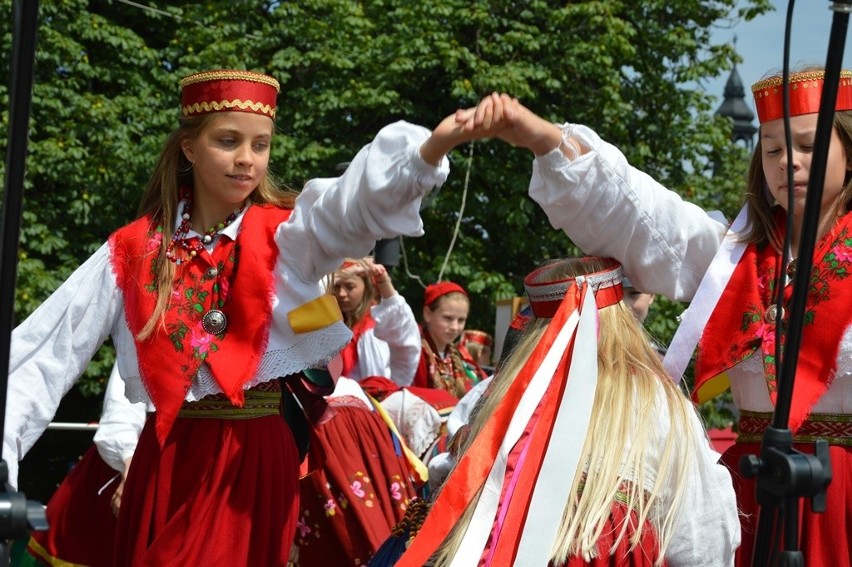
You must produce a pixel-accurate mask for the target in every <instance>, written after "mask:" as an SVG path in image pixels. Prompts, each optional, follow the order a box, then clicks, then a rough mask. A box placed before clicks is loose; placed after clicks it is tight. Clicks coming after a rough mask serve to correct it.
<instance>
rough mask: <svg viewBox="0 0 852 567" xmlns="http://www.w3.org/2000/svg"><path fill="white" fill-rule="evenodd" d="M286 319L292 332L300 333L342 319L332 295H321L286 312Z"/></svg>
mask: <svg viewBox="0 0 852 567" xmlns="http://www.w3.org/2000/svg"><path fill="white" fill-rule="evenodd" d="M287 320H288V321H289V322H290V327H292V328H293V332H294V333H296V334H297V335H300V334H302V333H310V332H311V331H317V330H319V329H323V328H325V327H328V326H329V325H332V324H334V323H336V322H337V321H343V313H341V312H340V307H339V306H338V305H337V300H336V299H334V297H333V296H331V295H321V296H319V297H317V298H316V299H312V300H311V301H308V302H307V303H303V304H302V305H300V306H298V307H296V308H295V309H293V310H292V311H290V312H289V313H287Z"/></svg>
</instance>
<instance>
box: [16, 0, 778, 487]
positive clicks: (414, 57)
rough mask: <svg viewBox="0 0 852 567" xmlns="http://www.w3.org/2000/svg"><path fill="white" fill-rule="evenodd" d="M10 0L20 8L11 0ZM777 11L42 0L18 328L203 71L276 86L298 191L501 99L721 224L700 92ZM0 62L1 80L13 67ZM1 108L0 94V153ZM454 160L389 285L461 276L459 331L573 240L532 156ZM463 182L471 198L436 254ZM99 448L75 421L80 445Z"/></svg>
mask: <svg viewBox="0 0 852 567" xmlns="http://www.w3.org/2000/svg"><path fill="white" fill-rule="evenodd" d="M0 4H2V6H3V8H4V9H5V13H6V14H11V13H12V2H11V1H10V0H0ZM140 4H142V5H144V6H147V7H148V9H141V8H140V7H139V5H140ZM769 9H770V4H769V2H768V0H751V1H741V2H737V1H736V0H665V1H663V0H632V1H630V2H624V1H621V0H606V1H574V2H555V1H542V0H530V1H527V2H515V1H480V0H417V1H415V0H411V1H407V0H376V1H362V2H357V1H352V0H304V1H300V2H259V1H240V0H237V1H233V0H222V1H205V2H164V1H154V0H148V1H144V2H139V3H135V5H134V3H128V2H124V1H119V0H44V1H42V2H41V3H40V12H39V16H40V27H39V32H38V40H37V52H36V57H37V61H36V73H35V87H34V92H33V98H32V116H31V122H30V139H29V157H28V162H27V168H28V169H27V177H26V192H25V201H24V213H23V218H22V232H21V236H20V252H19V256H18V267H17V270H18V280H17V291H16V298H15V309H16V320H18V321H21V320H23V318H25V317H26V316H27V315H28V314H29V313H30V312H31V311H32V310H33V309H34V308H35V307H36V306H37V305H38V304H39V302H41V301H42V300H43V299H44V298H45V297H46V296H47V295H48V294H49V293H50V292H51V291H52V290H53V289H55V288H56V286H57V285H58V284H59V283H60V282H61V281H63V280H64V279H65V278H66V277H67V276H68V275H69V274H70V273H71V271H72V270H73V269H74V268H76V267H77V266H78V265H79V264H80V263H81V262H82V260H84V259H85V258H86V257H87V256H88V255H89V254H91V253H92V252H93V251H94V250H95V249H96V248H97V247H98V246H99V245H100V244H101V243H102V242H103V241H104V240H105V239H106V238H107V236H108V235H109V233H110V232H112V231H113V230H115V229H116V228H118V227H119V226H121V225H123V224H124V223H126V222H127V221H129V220H131V219H132V218H133V217H134V216H135V210H136V206H137V204H138V200H139V197H140V195H141V190H142V187H143V186H144V184H145V182H146V181H147V179H148V176H149V175H150V173H151V171H152V168H153V163H154V160H155V159H156V156H157V153H158V151H159V148H160V146H161V144H162V142H163V141H164V139H165V137H166V136H167V134H168V133H169V131H170V130H171V129H172V128H173V126H174V125H175V123H176V119H177V112H178V110H177V109H178V97H179V90H178V85H177V81H178V79H179V78H180V77H182V76H184V75H186V74H189V73H191V72H195V71H198V70H202V69H207V68H215V67H233V68H245V69H251V70H257V71H261V72H266V73H269V74H271V75H273V76H275V77H276V78H278V79H279V81H280V82H281V87H282V91H281V94H280V96H279V100H278V103H279V118H278V128H279V130H280V135H279V136H277V138H276V140H275V143H274V149H273V156H272V163H271V165H272V168H273V169H274V171H275V172H276V173H277V174H278V175H279V176H280V177H281V178H282V179H283V180H285V181H286V182H287V184H288V185H290V186H291V187H294V188H299V187H301V186H302V184H303V183H304V182H305V180H307V179H309V178H311V177H315V176H329V175H334V174H335V171H336V167H337V165H338V164H340V163H342V162H346V161H348V160H349V159H351V157H352V156H353V155H354V154H355V152H356V151H357V150H358V149H359V148H360V147H361V146H362V145H363V144H365V143H367V142H368V141H369V140H370V139H371V138H372V136H373V135H374V134H375V133H376V131H377V130H378V129H379V128H381V127H382V126H384V125H386V124H388V123H390V122H393V121H395V120H399V119H405V120H408V121H410V122H414V123H418V124H422V125H424V126H427V127H433V126H434V125H436V124H437V123H438V122H439V121H440V120H441V119H442V118H443V117H444V116H446V115H448V114H450V113H452V112H453V111H455V110H456V109H457V108H459V107H467V106H472V105H474V104H475V103H476V102H477V101H478V100H479V99H480V98H481V97H482V96H483V95H485V94H487V93H489V92H491V91H505V92H508V93H511V94H513V95H515V96H517V97H519V98H520V99H521V100H522V101H523V103H524V104H525V105H527V106H528V107H530V108H531V109H533V110H534V111H536V112H537V113H539V114H541V115H543V116H545V117H547V118H549V119H552V120H554V121H559V122H562V121H572V122H578V123H585V124H589V125H591V126H593V127H595V128H596V129H597V131H598V132H599V133H600V134H601V136H602V137H604V138H605V139H607V140H608V141H610V142H612V143H614V144H616V145H618V146H619V147H621V148H622V149H623V151H624V152H625V154H626V155H627V157H628V159H629V160H630V161H631V162H632V163H633V164H634V165H636V166H637V167H639V168H640V169H643V170H645V171H647V172H648V173H650V174H651V175H653V176H655V177H657V178H659V179H660V180H661V181H663V182H664V183H665V184H666V185H667V186H669V187H671V188H672V189H673V190H675V191H677V192H678V193H680V194H681V195H683V196H684V197H685V198H687V199H689V200H692V201H694V202H696V203H698V204H700V205H702V206H704V207H705V208H708V209H720V210H722V211H723V212H725V213H726V214H727V215H728V217H729V218H733V215H734V214H735V212H736V210H737V209H738V208H739V205H740V202H741V193H742V187H743V185H744V181H743V180H744V171H745V167H746V161H747V157H748V156H747V154H748V152H747V150H745V149H744V148H742V147H741V146H738V145H735V144H732V143H731V141H730V140H731V131H730V129H731V125H730V123H729V121H728V120H727V119H725V118H721V117H719V116H716V115H715V109H716V108H717V107H718V104H719V102H720V99H721V95H722V93H715V92H714V93H708V92H706V91H705V90H704V87H703V85H704V82H705V81H706V80H707V79H709V78H712V77H717V76H725V75H726V74H727V73H728V72H729V71H730V69H731V68H732V65H733V64H734V62H735V61H736V60H737V55H736V53H735V52H734V50H733V47H732V46H731V45H730V44H718V43H714V42H713V38H712V36H711V33H712V32H713V30H714V29H719V28H723V29H724V28H727V27H730V26H731V25H732V23H734V22H736V21H737V20H739V19H746V20H747V19H751V18H753V17H755V16H756V15H759V14H760V13H762V12H764V11H766V10H769ZM0 37H2V43H3V48H4V50H5V51H6V52H7V53H10V52H11V45H12V19H11V17H7V18H6V19H4V20H3V21H2V22H0ZM2 65H3V66H4V70H5V71H6V76H9V59H8V58H4V60H3V62H2ZM8 103H9V96H8V88H7V86H6V85H0V107H2V114H0V130H2V133H3V134H4V135H3V136H0V144H2V145H3V148H2V149H3V150H4V151H5V149H6V147H5V146H6V144H7V137H8V133H7V125H8V122H9V116H8ZM471 156H472V157H471ZM450 157H451V161H452V165H453V169H454V172H453V173H452V174H451V176H450V178H449V180H448V182H447V183H446V184H445V186H444V187H443V188H442V189H441V191H440V192H439V193H438V194H437V195H436V196H435V198H434V199H433V200H432V201H431V202H430V204H429V205H428V206H427V207H426V208H424V210H423V213H422V216H423V220H424V223H425V229H426V236H425V237H423V238H419V239H404V242H403V249H404V258H405V264H404V265H402V266H400V267H398V268H396V270H395V272H394V278H395V281H396V283H397V287H398V288H399V289H400V291H401V293H402V294H403V295H404V296H405V297H406V298H407V299H408V300H409V302H410V303H411V305H412V307H413V308H414V310H415V313H418V312H419V310H420V307H421V303H422V290H423V287H422V283H430V282H431V281H435V279H437V278H438V276H439V274H441V275H442V276H443V278H444V279H453V280H456V281H458V282H460V283H462V284H463V285H465V286H466V287H467V288H468V289H469V290H470V292H471V294H472V296H473V298H474V301H473V309H472V312H471V317H470V323H469V326H470V327H473V328H482V329H493V325H494V305H495V302H496V301H497V300H499V299H504V298H509V297H512V296H515V295H520V294H521V293H522V290H523V287H522V285H521V282H522V278H523V276H524V275H525V274H526V273H527V272H529V271H530V270H531V268H532V267H533V266H534V265H535V264H536V263H537V262H540V261H542V260H544V259H547V258H556V257H563V256H567V255H575V254H578V253H579V251H578V250H577V249H576V248H575V247H574V246H573V245H572V243H571V242H570V241H569V240H568V239H567V238H566V237H565V235H564V234H562V233H561V232H558V231H556V230H554V229H553V228H551V227H550V225H549V224H548V222H547V219H546V217H545V215H544V213H543V212H542V211H541V210H540V209H539V208H538V207H537V206H536V205H535V204H534V203H533V202H532V201H531V200H530V199H529V198H528V197H527V194H526V189H527V185H528V182H529V175H530V169H531V156H530V155H529V153H528V152H526V151H522V150H520V149H517V148H512V147H509V146H507V145H506V144H502V143H499V142H488V141H487V142H481V143H477V144H476V145H475V146H474V147H473V149H472V150H471V148H470V147H464V148H459V149H458V150H457V151H456V152H454V153H453V154H452V155H451V156H450ZM3 167H5V164H4V166H3ZM4 173H5V172H4ZM468 179H469V182H466V180H468ZM465 187H466V188H467V194H466V208H465V210H464V214H463V217H462V218H461V221H460V228H459V233H458V236H457V239H456V241H455V244H454V247H453V249H452V254H451V255H450V257H449V260H448V262H447V263H446V265H445V266H444V262H445V256H446V255H447V250H448V248H449V246H450V242H451V239H452V237H453V227H454V226H455V224H456V221H457V219H458V215H459V210H460V206H461V200H462V198H463V195H464V193H465V192H464V189H465ZM415 276H416V277H415ZM421 282H422V283H421ZM682 309H683V305H681V304H677V303H673V302H669V301H665V300H659V301H658V302H657V303H656V304H655V306H654V308H653V310H652V315H651V317H650V318H649V321H648V327H649V330H650V331H651V332H652V333H653V334H654V335H655V336H657V337H658V338H659V340H660V341H661V342H662V343H667V342H668V340H669V339H670V337H671V335H672V332H673V330H674V328H675V326H676V317H677V315H678V314H679V313H680V311H681V310H682ZM112 362H113V354H112V351H111V349H110V347H109V345H107V346H105V347H104V348H103V349H102V351H101V352H100V353H99V355H98V356H97V357H96V359H95V360H94V361H93V362H92V364H91V365H90V366H89V368H88V369H87V371H86V374H85V376H84V377H83V378H82V379H81V381H80V382H79V385H78V386H77V388H76V389H75V390H74V391H72V393H71V394H69V397H68V400H67V401H65V402H63V406H62V407H61V408H60V415H59V416H58V419H60V418H63V417H65V418H67V419H69V420H72V421H80V420H84V421H85V420H97V418H98V413H99V407H100V406H99V404H100V402H99V399H100V398H99V396H100V395H101V392H102V390H103V386H104V384H105V381H106V378H107V376H108V374H109V369H110V367H111V365H112ZM723 401H724V400H723ZM702 411H703V412H704V413H705V415H706V417H707V419H708V423H709V424H711V425H720V424H721V425H724V423H725V422H726V420H728V419H729V417H730V416H729V413H728V412H727V410H725V408H724V407H722V408H721V409H720V407H719V405H718V404H713V405H709V406H705V407H704V408H702ZM72 435H77V434H68V433H51V432H48V433H47V434H46V435H45V438H48V437H51V438H56V439H57V441H56V444H55V445H50V446H48V448H47V449H45V451H44V452H40V451H39V450H37V449H39V447H40V446H42V445H44V444H42V442H41V441H40V442H39V443H40V445H37V447H36V449H34V450H33V452H32V453H31V454H30V455H29V456H28V457H27V459H26V460H25V462H24V463H23V464H22V475H21V476H22V481H21V487H22V489H23V490H25V491H26V490H28V488H27V486H28V483H29V486H30V488H29V490H30V492H32V493H33V494H34V495H35V496H36V497H40V498H43V499H46V498H47V496H49V494H50V492H51V490H52V486H53V485H55V483H56V482H58V481H57V480H56V479H57V478H58V479H61V475H60V474H54V476H50V475H49V474H47V473H46V472H45V470H44V465H43V463H44V462H45V461H44V460H45V459H47V460H48V461H51V462H54V461H55V462H57V463H58V464H52V465H51V467H53V468H60V469H61V468H63V467H64V466H66V465H67V463H68V461H69V457H68V454H69V451H70V452H74V451H75V450H76V451H77V452H76V454H79V452H80V451H79V450H78V449H73V450H72V449H69V447H73V446H74V444H73V443H70V444H69V443H68V442H67V439H68V438H69V436H72ZM87 435H89V437H86V436H87ZM60 439H61V440H60ZM89 440H90V434H83V435H82V440H81V441H80V443H81V444H82V445H84V446H87V444H88V442H89ZM45 443H47V442H45ZM72 459H73V458H72ZM63 473H64V471H63ZM48 477H49V478H48ZM45 478H47V480H44V479H45ZM39 482H41V484H39Z"/></svg>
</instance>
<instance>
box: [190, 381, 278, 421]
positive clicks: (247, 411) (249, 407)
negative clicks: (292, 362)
mask: <svg viewBox="0 0 852 567" xmlns="http://www.w3.org/2000/svg"><path fill="white" fill-rule="evenodd" d="M245 397H246V402H245V405H244V406H243V407H237V406H235V405H233V404H232V403H231V401H230V400H229V399H228V398H227V397H226V396H225V395H224V394H215V395H212V396H206V397H204V398H202V399H200V400H198V401H197V402H184V403H183V406H182V407H181V409H180V412H178V417H188V418H194V419H203V418H207V419H256V418H258V417H266V416H268V415H278V416H280V415H281V386H280V384H279V383H278V380H270V381H269V382H264V383H262V384H259V385H257V386H255V387H254V388H252V389H250V390H246V391H245Z"/></svg>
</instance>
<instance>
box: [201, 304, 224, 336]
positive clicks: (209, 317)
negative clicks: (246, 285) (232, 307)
mask: <svg viewBox="0 0 852 567" xmlns="http://www.w3.org/2000/svg"><path fill="white" fill-rule="evenodd" d="M201 326H202V327H203V328H204V330H205V331H207V332H208V333H210V334H211V335H221V334H222V333H224V332H225V329H226V328H227V327H228V318H227V317H225V314H224V313H222V312H221V311H219V310H218V309H211V310H210V311H208V312H207V313H205V314H204V317H202V318H201Z"/></svg>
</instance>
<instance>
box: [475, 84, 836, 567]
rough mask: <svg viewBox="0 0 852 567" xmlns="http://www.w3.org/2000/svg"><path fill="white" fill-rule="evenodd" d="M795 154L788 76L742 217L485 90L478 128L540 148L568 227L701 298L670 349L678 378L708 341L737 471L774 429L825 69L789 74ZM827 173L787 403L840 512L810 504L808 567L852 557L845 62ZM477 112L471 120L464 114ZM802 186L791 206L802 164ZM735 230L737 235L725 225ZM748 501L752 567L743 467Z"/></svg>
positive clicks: (537, 165) (537, 190) (703, 368)
mask: <svg viewBox="0 0 852 567" xmlns="http://www.w3.org/2000/svg"><path fill="white" fill-rule="evenodd" d="M789 81H790V85H789V88H788V92H789V103H790V104H789V108H790V115H791V116H790V134H791V140H792V147H791V148H789V150H790V151H791V153H792V159H793V161H792V163H791V162H789V161H788V157H787V153H788V147H787V143H786V136H785V131H784V120H783V111H782V109H783V104H782V98H783V90H782V89H783V87H782V84H783V83H782V77H781V76H780V75H777V76H771V77H769V78H767V79H765V80H762V81H759V82H758V83H756V84H755V85H754V86H753V87H752V91H753V93H754V96H755V103H756V107H757V113H758V118H759V120H760V132H759V140H758V144H757V146H756V148H755V152H754V156H753V158H752V161H751V167H750V170H749V175H748V186H747V188H746V196H745V201H746V206H745V208H744V209H743V212H742V213H740V215H739V217H738V218H737V220H735V221H734V223H733V225H732V226H731V227H730V229H728V227H726V226H724V225H722V224H720V223H718V222H716V221H714V220H713V219H712V218H710V216H708V215H707V214H706V213H705V212H704V211H702V210H701V209H699V208H698V207H696V206H694V205H692V204H689V203H686V202H684V201H683V200H681V198H680V197H679V196H678V195H677V194H675V193H674V192H671V191H668V190H666V189H665V188H664V187H662V186H661V185H660V184H659V183H657V182H655V181H654V180H653V179H651V178H650V177H649V176H648V175H646V174H644V173H642V172H640V171H638V170H636V169H634V168H632V167H631V166H630V165H629V164H628V163H627V161H626V160H625V158H624V156H623V155H622V154H621V152H620V151H619V150H618V149H617V148H615V147H614V146H612V145H610V144H607V143H606V142H604V141H603V140H601V138H600V137H599V136H598V135H597V134H596V133H595V132H594V131H592V130H591V129H589V128H587V127H585V126H580V125H574V124H564V125H561V126H558V125H554V124H553V123H551V122H549V121H547V120H544V119H542V118H540V117H538V116H536V115H535V114H533V113H532V112H530V111H529V110H527V109H526V108H524V107H523V106H522V105H520V104H519V103H518V102H517V101H516V100H514V99H512V98H511V97H508V96H506V95H502V96H500V95H496V94H495V95H492V96H489V97H487V98H486V99H484V100H483V101H482V102H481V103H480V107H479V108H478V109H477V113H475V116H474V118H473V119H472V120H469V122H468V123H467V124H468V125H469V126H470V127H475V126H476V124H477V123H478V122H480V121H482V120H483V119H484V118H483V117H485V116H498V118H497V119H496V120H495V121H494V122H498V123H502V124H503V126H504V127H503V128H501V127H500V125H499V124H497V125H494V124H492V126H494V127H495V128H496V129H497V130H499V131H500V134H498V135H499V137H501V138H503V139H504V140H506V141H508V142H510V143H513V144H516V145H520V146H523V147H526V148H528V149H530V150H532V151H533V153H535V154H536V159H535V162H534V164H533V175H532V180H531V182H530V195H531V196H532V197H533V198H534V199H536V200H537V201H538V202H539V203H540V204H541V205H542V207H543V208H544V209H545V211H546V212H547V214H548V216H549V217H550V221H551V223H552V224H553V225H554V226H555V227H559V228H562V229H563V230H565V231H566V232H567V234H568V236H569V237H571V239H572V240H573V241H574V242H575V243H576V244H578V245H579V246H580V248H582V249H583V250H584V251H585V252H587V253H595V254H605V255H609V256H613V257H615V258H618V259H619V260H621V261H623V262H624V265H625V269H626V270H627V271H628V272H629V273H630V274H631V275H632V276H633V279H634V282H635V284H636V285H637V286H639V287H640V288H641V289H642V290H644V291H647V292H651V293H661V294H664V295H666V296H668V297H671V298H674V299H678V300H685V301H691V303H690V307H689V309H687V310H686V312H685V313H684V315H683V318H682V323H681V325H680V328H679V329H678V332H677V333H676V335H675V337H674V339H673V341H672V344H671V345H670V346H669V349H668V352H667V354H666V360H665V364H666V367H667V368H668V369H669V371H670V373H671V374H672V375H673V376H675V377H676V378H679V377H680V376H681V374H682V372H683V370H684V368H685V367H686V365H687V363H688V361H689V358H690V356H691V354H692V352H693V347H694V346H695V345H696V343H698V359H697V365H696V378H695V389H694V391H693V396H694V397H695V399H696V400H697V401H704V400H707V399H710V398H711V397H712V396H714V395H716V394H718V393H720V392H722V391H724V390H725V389H726V388H727V387H729V386H730V388H731V391H732V394H733V399H734V403H735V404H736V407H737V408H738V410H739V414H740V422H739V432H740V435H739V437H738V439H737V443H736V445H734V446H733V447H731V448H730V449H729V450H728V451H726V454H725V456H724V460H725V462H726V463H728V464H729V466H730V467H731V470H732V471H738V461H739V457H740V456H741V455H744V454H758V453H759V449H760V442H761V440H762V435H763V431H764V430H765V429H766V428H767V427H768V426H769V425H770V423H771V419H772V415H773V411H774V408H775V399H776V391H777V383H776V368H775V352H776V350H775V336H776V331H775V329H776V325H777V324H778V322H779V321H782V322H786V321H787V320H788V318H789V313H788V310H787V309H785V310H784V312H783V313H782V314H781V316H779V314H778V313H776V312H775V311H776V310H775V307H774V305H775V302H776V299H777V297H778V294H782V293H783V296H782V297H783V301H784V302H785V303H788V302H789V299H790V295H791V293H790V292H791V285H790V284H791V281H792V278H791V276H790V274H789V273H786V272H785V274H784V277H785V281H784V282H782V285H780V286H779V285H777V282H776V280H777V279H778V275H779V274H778V272H779V271H781V270H779V268H778V267H779V264H780V263H781V259H782V253H781V250H782V248H783V241H784V234H785V229H786V224H787V222H788V221H787V219H788V218H789V219H790V222H792V242H791V249H790V251H789V252H790V257H791V258H793V259H795V258H796V257H797V256H798V250H799V239H800V235H801V229H802V221H803V212H804V203H805V197H806V194H807V185H808V179H809V176H810V173H811V172H810V167H811V156H812V153H813V150H814V139H815V132H816V124H817V119H818V114H817V113H818V111H819V103H820V99H821V93H822V86H823V81H824V73H823V71H821V70H819V69H811V70H804V71H800V72H795V73H792V74H790V77H789ZM835 111H836V112H835V115H834V124H833V128H832V132H831V142H830V146H829V152H828V160H827V166H826V171H825V179H824V186H823V194H822V204H821V205H822V206H821V211H820V215H819V225H818V230H817V234H816V238H817V241H816V247H815V250H814V257H813V270H812V274H811V282H812V285H811V288H810V289H809V290H808V292H807V303H806V311H807V316H806V318H805V320H806V324H805V325H804V327H803V333H802V339H801V345H800V351H799V359H798V365H797V368H796V378H795V386H794V390H793V397H792V404H791V408H790V413H789V428H790V430H791V431H792V432H793V434H794V441H795V444H794V447H795V448H796V449H798V450H800V451H802V452H806V453H812V452H813V440H814V439H816V438H824V439H827V440H828V441H829V443H830V457H831V468H832V474H833V478H832V481H831V484H830V485H829V486H828V489H827V494H826V496H827V510H826V512H825V513H813V511H812V509H811V505H810V502H809V501H807V500H803V501H802V503H801V505H802V514H801V518H800V524H799V527H800V537H799V541H798V545H799V548H800V549H801V551H802V553H803V555H804V560H805V563H806V564H807V565H809V566H822V565H825V566H829V565H832V566H833V565H850V564H852V539H850V538H849V537H848V534H849V533H850V531H852V414H850V408H849V404H848V400H849V399H852V378H850V377H851V376H852V356H850V349H852V327H850V323H852V290H850V289H849V282H850V280H849V279H848V278H847V277H846V276H847V274H848V273H849V271H850V269H852V215H850V214H849V211H850V208H852V175H850V170H852V163H850V156H852V112H850V111H852V73H850V72H848V71H843V72H842V74H841V80H840V84H839V87H838V96H837V101H836V105H835ZM468 119H469V117H466V116H460V117H459V120H460V122H463V121H468ZM790 169H792V173H793V178H794V183H795V187H794V188H793V202H792V203H791V202H789V199H788V193H787V189H788V187H787V185H788V180H787V179H788V172H789V170H790ZM726 231H727V234H726ZM734 480H735V488H736V490H737V500H738V505H739V507H740V508H741V510H742V511H743V514H742V515H741V518H742V522H743V524H742V525H743V542H744V543H743V545H742V547H741V549H740V551H739V552H738V556H737V560H738V563H739V564H741V565H749V564H750V561H751V559H752V549H753V542H754V536H755V531H756V527H757V514H758V506H757V504H756V500H755V496H754V489H755V481H754V480H753V479H748V478H744V477H742V476H741V475H739V474H738V473H736V472H735V474H734Z"/></svg>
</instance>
